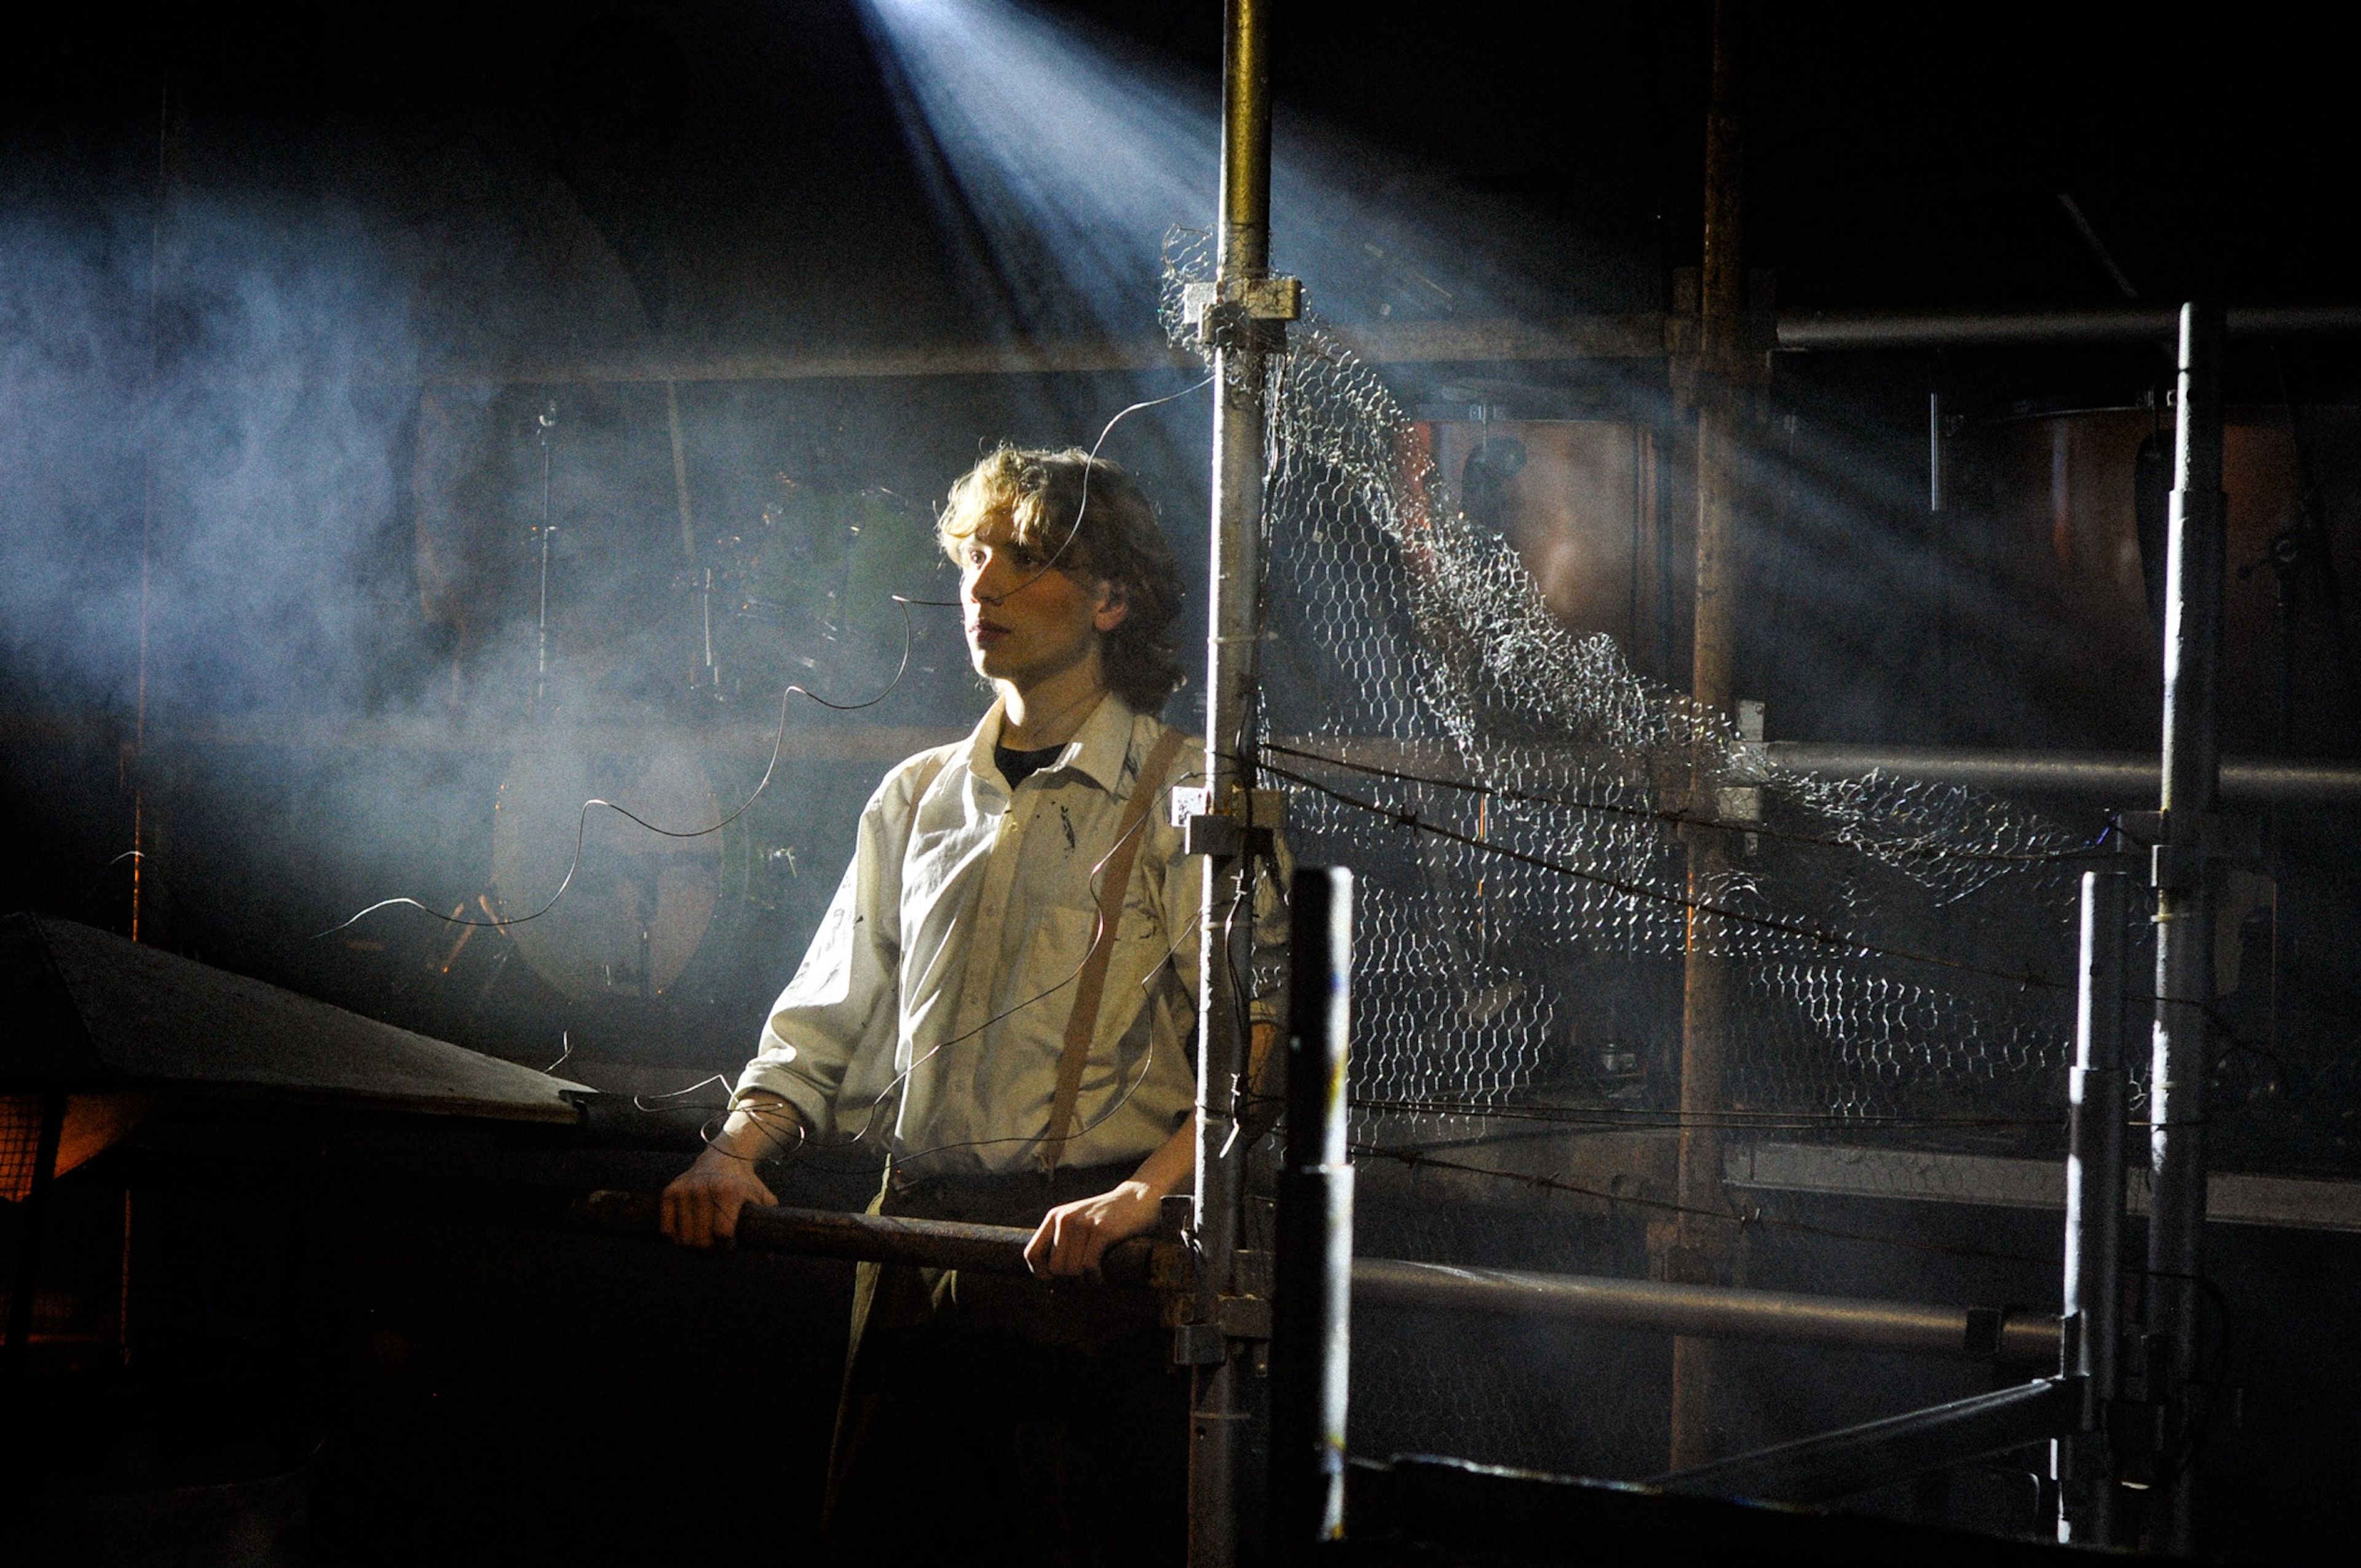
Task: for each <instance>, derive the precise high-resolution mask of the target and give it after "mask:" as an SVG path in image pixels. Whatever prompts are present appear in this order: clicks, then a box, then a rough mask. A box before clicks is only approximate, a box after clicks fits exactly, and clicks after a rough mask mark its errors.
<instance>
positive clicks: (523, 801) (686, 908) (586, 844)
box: [492, 739, 724, 1001]
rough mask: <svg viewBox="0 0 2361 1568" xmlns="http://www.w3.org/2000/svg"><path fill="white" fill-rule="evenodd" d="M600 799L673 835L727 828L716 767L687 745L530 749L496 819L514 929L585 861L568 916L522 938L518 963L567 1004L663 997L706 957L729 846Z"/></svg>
mask: <svg viewBox="0 0 2361 1568" xmlns="http://www.w3.org/2000/svg"><path fill="white" fill-rule="evenodd" d="M593 797H597V798H599V799H605V800H611V801H613V802H614V803H615V804H617V805H618V806H624V807H626V808H627V809H629V810H631V812H632V813H634V814H635V815H637V816H639V817H644V818H646V819H647V820H648V821H650V822H653V823H654V824H655V825H656V826H657V827H659V828H669V829H675V830H682V829H691V828H709V827H711V826H712V825H713V824H714V823H715V822H716V821H717V820H718V819H719V817H720V815H721V814H720V811H719V808H718V807H717V806H716V805H715V802H714V796H713V789H712V785H711V784H710V782H709V781H708V778H707V776H706V773H705V769H704V768H703V766H702V765H700V764H699V762H697V759H696V757H695V756H694V755H693V754H691V753H690V752H689V751H688V750H687V749H686V747H683V746H679V745H676V744H673V743H670V742H656V743H653V744H648V743H642V746H641V750H640V754H636V755H600V754H598V753H596V752H594V751H591V750H590V749H588V747H586V746H585V745H583V744H582V743H581V742H580V741H578V740H566V739H552V740H548V741H546V742H544V743H543V744H541V745H538V746H535V747H534V748H533V749H531V750H528V751H522V752H520V753H519V754H518V756H517V758H516V760H515V762H513V763H512V764H511V766H510V768H509V771H508V776H507V777H506V778H505V779H503V780H502V781H501V784H500V798H499V800H498V802H497V803H496V804H495V806H494V807H493V818H492V887H493V893H494V896H495V898H496V899H497V900H498V901H499V905H500V914H501V916H502V918H504V919H511V920H513V919H516V918H517V917H519V916H526V915H531V914H532V913H533V911H534V910H536V909H539V908H541V907H542V905H545V904H547V903H548V902H549V900H550V898H551V896H552V895H553V894H555V893H556V892H557V889H558V886H559V884H560V883H564V882H565V880H566V868H567V866H568V865H569V864H571V863H573V861H574V859H575V843H576V834H577V823H580V824H582V827H581V861H580V864H579V866H578V867H577V869H576V870H575V873H574V880H573V881H572V883H570V884H567V885H566V894H565V896H564V897H562V898H560V899H559V900H558V901H557V905H556V907H555V908H553V909H551V910H550V912H549V913H548V914H546V915H544V916H540V917H539V918H538V919H533V920H527V921H526V922H525V923H524V924H522V925H519V926H511V927H509V928H508V933H509V936H510V937H511V938H512V939H513V940H514V941H515V943H516V947H517V952H518V954H519V955H520V956H521V957H522V958H523V959H524V960H525V962H526V963H528V964H530V965H531V966H532V967H533V971H534V972H535V973H537V974H539V975H540V976H541V977H542V978H543V979H544V980H545V981H548V982H549V983H550V984H551V985H552V986H554V987H555V988H556V990H557V991H559V992H561V993H563V994H564V995H566V997H568V998H570V999H573V1000H576V1001H586V1000H590V999H594V998H599V997H622V996H637V997H653V996H657V995H661V994H662V993H663V992H664V990H665V988H666V987H668V986H670V985H671V984H672V983H673V982H674V981H676V980H678V979H679V978H680V976H681V972H682V971H683V970H686V969H687V968H688V965H689V962H690V960H691V959H694V958H695V957H696V956H697V948H698V947H699V946H700V945H701V944H702V943H703V942H704V941H705V938H706V933H707V931H708V928H709V927H711V926H712V924H713V919H714V912H715V909H716V906H717V905H719V902H720V896H721V883H722V866H723V859H724V846H723V844H722V842H721V839H722V837H723V836H722V835H720V834H718V833H710V834H707V835H705V836H703V837H701V838H695V839H668V838H665V837H663V836H662V835H660V834H656V833H651V832H649V831H648V830H647V829H646V828H642V827H640V826H639V825H638V824H636V823H634V822H632V821H631V820H630V819H629V818H626V817H622V816H620V814H618V813H616V812H613V811H609V810H606V809H605V808H603V807H593V808H592V809H591V811H590V812H589V815H588V820H587V822H585V821H584V818H583V813H582V803H583V802H584V801H586V800H588V799H591V798H593Z"/></svg>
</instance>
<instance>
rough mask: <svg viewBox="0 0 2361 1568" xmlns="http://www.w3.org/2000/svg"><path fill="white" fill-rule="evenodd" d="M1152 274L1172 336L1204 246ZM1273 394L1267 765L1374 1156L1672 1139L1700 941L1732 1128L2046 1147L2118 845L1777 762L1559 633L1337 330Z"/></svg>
mask: <svg viewBox="0 0 2361 1568" xmlns="http://www.w3.org/2000/svg"><path fill="white" fill-rule="evenodd" d="M1167 261H1168V265H1167V270H1166V280H1167V286H1166V291H1165V318H1166V325H1167V328H1168V330H1169V331H1170V332H1171V333H1172V334H1173V335H1174V337H1175V338H1176V340H1178V341H1187V338H1188V334H1187V333H1186V330H1185V323H1184V320H1183V299H1184V294H1185V291H1186V289H1187V287H1188V285H1189V284H1191V283H1192V282H1202V281H1204V280H1206V279H1207V277H1208V276H1209V272H1210V253H1209V250H1208V248H1207V246H1206V244H1205V241H1204V239H1203V237H1202V236H1196V235H1193V234H1182V235H1175V236H1173V237H1172V239H1171V240H1170V242H1169V244H1168V256H1167ZM1266 374H1267V376H1268V389H1267V390H1268V478H1267V488H1266V493H1265V527H1266V545H1265V551H1266V563H1267V565H1266V571H1267V581H1266V584H1265V592H1264V604H1265V616H1266V626H1265V633H1264V637H1263V639H1262V643H1261V648H1262V659H1263V670H1262V674H1263V680H1262V683H1261V691H1262V694H1263V695H1262V707H1261V712H1260V714H1259V720H1258V727H1257V739H1258V740H1259V743H1260V748H1259V755H1258V757H1257V766H1258V770H1259V772H1260V773H1261V774H1262V775H1263V779H1264V782H1266V783H1268V784H1272V785H1274V786H1276V787H1278V788H1280V789H1282V790H1284V791H1285V792H1286V793H1287V795H1288V796H1289V801H1288V812H1289V816H1288V822H1289V834H1290V839H1291V841H1292V842H1293V844H1294V847H1295V850H1296V853H1297V855H1298V856H1299V858H1300V859H1301V860H1302V861H1305V862H1306V863H1319V862H1326V861H1333V862H1334V863H1339V864H1345V865H1349V866H1351V867H1352V868H1353V869H1354V871H1355V872H1356V876H1357V878H1358V881H1359V887H1360V893H1359V896H1358V902H1357V907H1356V937H1355V940H1356V959H1355V962H1356V972H1355V976H1354V983H1355V1008H1356V1040H1355V1049H1356V1058H1355V1069H1354V1080H1353V1095H1354V1101H1355V1105H1356V1119H1357V1126H1356V1136H1358V1137H1360V1138H1361V1139H1362V1140H1363V1141H1365V1142H1367V1141H1375V1140H1378V1139H1380V1138H1382V1139H1384V1140H1387V1146H1389V1147H1399V1146H1401V1145H1403V1144H1405V1143H1408V1144H1419V1143H1428V1144H1431V1143H1433V1142H1436V1141H1439V1140H1447V1139H1450V1138H1455V1137H1459V1136H1465V1135H1468V1134H1470V1133H1472V1132H1474V1131H1476V1130H1477V1128H1478V1127H1479V1126H1481V1125H1482V1124H1484V1123H1486V1122H1488V1121H1492V1120H1497V1119H1499V1118H1500V1117H1501V1116H1503V1115H1514V1114H1519V1113H1522V1114H1525V1115H1528V1116H1530V1115H1532V1114H1534V1113H1539V1112H1543V1111H1545V1110H1548V1109H1551V1108H1555V1109H1558V1110H1561V1111H1564V1112H1566V1113H1588V1114H1589V1115H1590V1116H1591V1117H1593V1118H1613V1117H1616V1116H1618V1115H1621V1116H1626V1117H1629V1118H1631V1119H1632V1120H1633V1121H1635V1122H1656V1123H1661V1122H1662V1121H1663V1120H1664V1115H1663V1107H1662V1106H1661V1105H1660V1104H1658V1103H1656V1101H1657V1100H1658V1099H1660V1098H1661V1085H1651V1084H1649V1083H1647V1082H1644V1081H1642V1078H1643V1073H1642V1069H1643V1067H1644V1065H1645V1064H1644V1062H1642V1061H1641V1060H1638V1059H1635V1058H1640V1057H1642V1055H1643V1053H1642V1052H1641V1051H1640V1050H1638V1049H1636V1048H1635V1042H1637V1041H1639V1039H1640V1038H1641V1036H1642V1035H1643V1034H1645V1033H1647V1032H1650V1031H1651V1030H1653V1031H1654V1032H1657V1033H1661V1025H1662V1022H1663V1020H1662V1017H1661V1014H1662V1013H1663V1011H1664V1007H1663V1001H1664V992H1665V988H1666V982H1667V979H1668V977H1669V978H1670V981H1671V983H1672V985H1673V987H1674V989H1675V993H1676V991H1677V983H1678V981H1677V972H1678V963H1679V960H1680V958H1681V955H1682V954H1683V953H1684V951H1685V949H1686V948H1687V946H1688V945H1689V944H1690V943H1691V942H1692V941H1694V942H1696V943H1697V944H1698V945H1699V946H1701V947H1703V948H1707V949H1708V950H1709V951H1711V952H1714V953H1716V954H1719V955H1720V956H1722V957H1723V958H1724V959H1727V960H1728V961H1729V962H1730V964H1731V965H1732V966H1734V968H1735V970H1736V973H1737V975H1738V981H1737V994H1738V998H1739V1001H1738V1003H1737V1005H1736V1006H1735V1007H1734V1009H1733V1014H1732V1017H1731V1020H1730V1026H1731V1033H1730V1039H1729V1041H1728V1046H1727V1052H1728V1058H1729V1063H1730V1069H1729V1088H1730V1113H1731V1114H1732V1115H1733V1116H1736V1117H1740V1118H1749V1117H1752V1118H1765V1119H1769V1120H1772V1121H1775V1122H1778V1123H1782V1124H1795V1125H1803V1124H1810V1125H1823V1124H1825V1125H1834V1126H1846V1125H1851V1126H1854V1127H1866V1126H1871V1125H1880V1124H1883V1125H1889V1126H1890V1125H1896V1124H1906V1123H1919V1124H1942V1123H1966V1124H1980V1125H2002V1124H2010V1123H2013V1122H2022V1123H2024V1124H2027V1125H2037V1126H2041V1127H2054V1126H2055V1125H2056V1124H2057V1121H2058V1113H2059V1107H2060V1105H2061V1103H2062V1102H2061V1099H2060V1088H2061V1083H2062V1077H2061V1074H2062V1069H2064V1068H2065V1067H2066V1066H2067V1065H2068V1063H2069V1061H2070V1057H2071V1052H2072V1025H2073V1008H2072V988H2071V979H2072V965H2073V912H2074V907H2075V887H2076V882H2077V879H2078V877H2079V875H2080V872H2081V870H2082V869H2084V867H2085V866H2086V865H2088V864H2091V863H2095V861H2096V858H2097V857H2098V856H2099V855H2101V854H2103V853H2104V851H2103V850H2094V849H2093V847H2092V845H2090V844H2089V843H2087V842H2085V841H2084V840H2083V839H2081V838H2080V837H2079V836H2077V835H2075V834H2073V833H2070V832H2069V831H2067V830H2065V829H2063V828H2059V827H2058V826H2056V825H2053V824H2051V823H2048V822H2046V821H2044V820H2043V819H2041V818H2040V817H2037V816H2035V815H2032V814H2030V813H2028V812H2025V811H2021V810H2018V809H2016V808H2015V807H2013V806H2009V805H2007V804H2006V803H2004V802H2001V801H1998V800H1995V799H1993V798H1992V797H1990V796H1988V795H1982V794H1980V793H1978V792H1975V791H1971V790H1968V789H1963V788H1959V787H1956V786H1950V785H1938V784H1918V783H1912V782H1908V781H1904V780H1899V779H1894V778H1892V777H1888V776H1883V775H1879V774H1871V775H1869V776H1866V777H1861V778H1852V779H1842V780H1829V779H1825V778H1821V777H1817V776H1815V775H1811V774H1806V773H1795V772H1791V771H1788V770H1785V769H1783V768H1780V767H1778V766H1776V765H1774V764H1773V762H1770V761H1769V759H1768V757H1767V755H1766V754H1765V752H1764V751H1763V748H1762V747H1761V746H1760V745H1759V744H1754V743H1751V742H1749V741H1748V740H1745V739H1743V738H1742V737H1741V735H1740V733H1739V732H1738V731H1737V729H1735V728H1734V727H1733V726H1732V725H1731V724H1730V722H1729V720H1728V719H1727V718H1724V717H1723V716H1722V715H1720V714H1718V713H1708V712H1704V711H1701V710H1699V709H1698V708H1697V707H1694V706H1693V705H1691V704H1690V703H1689V702H1688V700H1687V699H1686V696H1683V695H1682V694H1679V693H1676V692H1674V691H1671V690H1669V689H1667V688H1665V687H1664V686H1662V685H1658V684H1657V683H1655V682H1653V681H1651V680H1649V679H1648V678H1646V677H1644V676H1643V675H1642V674H1639V673H1638V672H1637V671H1635V670H1634V669H1633V668H1632V666H1631V663H1630V661H1629V659H1628V658H1627V656H1626V653H1625V652H1624V650H1622V649H1621V648H1620V647H1619V646H1618V645H1617V643H1616V641H1614V640H1613V639H1612V638H1611V637H1609V636H1608V635H1606V634H1603V633H1601V634H1594V635H1587V636H1586V635H1580V634H1577V633H1576V632H1575V631H1573V630H1569V629H1568V628H1567V627H1566V626H1565V624H1564V623H1563V622H1562V621H1560V620H1558V619H1557V617H1556V616H1554V614H1553V613H1552V612H1551V610H1550V609H1549V608H1548V607H1547V605H1546V604H1545V603H1544V601H1543V595H1542V593H1541V590H1540V588H1539V587H1538V586H1537V584H1536V583H1535V581H1534V579H1533V577H1532V575H1531V573H1530V572H1529V571H1528V570H1527V568H1526V566H1525V565H1524V563H1523V561H1522V560H1521V558H1520V556H1519V554H1518V552H1517V550H1516V548H1515V546H1514V545H1513V544H1512V543H1510V541H1509V540H1508V539H1507V538H1505V537H1503V536H1502V535H1501V534H1500V533H1499V532H1493V531H1491V530H1488V529H1487V528H1484V527H1481V526H1479V525H1477V524H1476V523H1474V522H1471V521H1469V518H1468V516H1467V514H1466V511H1465V510H1462V508H1461V507H1460V506H1459V505H1458V504H1457V498H1456V497H1455V495H1454V493H1453V488H1452V487H1451V486H1450V485H1449V484H1448V483H1447V481H1446V479H1445V477H1444V475H1443V474H1442V473H1441V472H1440V471H1439V469H1438V468H1437V466H1436V463H1435V460H1434V457H1433V451H1432V447H1431V443H1430V441H1429V439H1428V436H1427V434H1426V433H1425V431H1424V430H1423V429H1422V427H1421V426H1420V425H1419V424H1418V423H1417V422H1414V421H1413V420H1412V419H1411V417H1410V416H1409V415H1408V414H1407V413H1406V411H1404V410H1403V409H1402V408H1401V406H1400V403H1398V402H1397V401H1396V400H1395V399H1394V398H1393V396H1392V394H1391V393H1390V392H1389V390H1388V389H1387V388H1386V386H1385V384H1384V383H1383V382H1382V381H1381V380H1380V378H1378V376H1377V374H1376V373H1375V372H1374V371H1373V370H1372V369H1371V368H1370V367H1368V366H1367V365H1365V364H1363V363H1362V362H1361V361H1360V360H1359V359H1357V358H1356V356H1354V354H1353V353H1352V352H1351V351H1350V350H1349V349H1347V348H1346V347H1345V345H1343V344H1342V343H1341V342H1340V341H1339V340H1338V338H1337V337H1336V336H1335V334H1333V333H1332V332H1330V331H1329V330H1328V329H1327V328H1326V327H1325V326H1323V324H1322V323H1320V322H1318V321H1317V320H1307V321H1305V322H1303V323H1300V324H1299V325H1298V326H1297V327H1296V328H1295V329H1294V330H1293V331H1292V332H1291V333H1290V336H1289V339H1288V342H1287V344H1286V345H1285V347H1284V349H1283V350H1282V351H1280V352H1278V353H1276V354H1274V355H1272V356H1270V357H1269V361H1268V367H1267V370H1266ZM1697 802H1712V803H1713V805H1712V806H1700V805H1697V804H1695V803H1697ZM1729 806H1735V807H1736V809H1735V810H1734V811H1733V810H1729V809H1720V810H1717V809H1716V808H1717V807H1729ZM1740 816H1742V817H1744V821H1743V822H1741V821H1739V820H1737V817H1740ZM1718 818H1719V819H1718ZM1711 838H1719V839H1720V840H1721V841H1722V844H1723V847H1724V848H1725V850H1726V851H1727V852H1726V853H1725V854H1723V855H1721V856H1719V857H1716V858H1712V859H1709V860H1708V861H1704V862H1702V863H1704V864H1706V865H1707V872H1706V873H1705V874H1704V875H1703V877H1702V879H1699V878H1698V877H1697V872H1695V871H1694V870H1693V857H1692V854H1691V846H1692V845H1694V844H1697V843H1698V842H1701V841H1704V840H1706V839H1711ZM1659 1044H1661V1042H1659Z"/></svg>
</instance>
